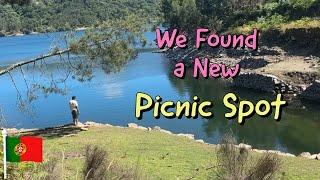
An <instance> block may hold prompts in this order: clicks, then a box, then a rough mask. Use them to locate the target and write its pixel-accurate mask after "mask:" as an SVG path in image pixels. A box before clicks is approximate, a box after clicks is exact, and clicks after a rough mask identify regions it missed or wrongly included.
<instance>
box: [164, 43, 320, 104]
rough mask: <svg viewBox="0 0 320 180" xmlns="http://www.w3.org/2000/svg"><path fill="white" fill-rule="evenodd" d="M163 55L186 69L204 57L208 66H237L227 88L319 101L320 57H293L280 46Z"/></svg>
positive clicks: (174, 50) (179, 51)
mask: <svg viewBox="0 0 320 180" xmlns="http://www.w3.org/2000/svg"><path fill="white" fill-rule="evenodd" d="M165 55H166V57H167V58H168V59H170V60H172V62H181V61H183V62H184V63H185V64H186V65H187V66H192V65H191V63H190V62H192V61H193V59H194V58H196V57H200V58H202V57H206V58H209V59H210V62H211V63H220V64H225V65H226V66H230V67H233V66H235V65H236V64H239V65H240V68H241V71H240V73H239V75H238V76H237V77H236V78H234V79H232V80H229V81H227V82H228V84H229V85H230V86H235V87H243V88H249V89H255V90H259V91H264V92H272V93H282V94H284V95H285V96H286V97H287V99H289V100H293V101H294V100H297V99H298V100H299V99H307V100H311V101H315V102H320V68H319V67H320V57H317V56H313V55H309V56H302V55H292V54H288V53H287V52H285V51H284V50H283V49H281V48H280V47H272V48H270V47H266V46H262V47H260V48H259V50H258V51H250V50H248V49H240V50H238V49H236V50H235V49H216V50H207V49H201V50H196V49H195V48H189V49H170V50H167V51H166V52H165Z"/></svg>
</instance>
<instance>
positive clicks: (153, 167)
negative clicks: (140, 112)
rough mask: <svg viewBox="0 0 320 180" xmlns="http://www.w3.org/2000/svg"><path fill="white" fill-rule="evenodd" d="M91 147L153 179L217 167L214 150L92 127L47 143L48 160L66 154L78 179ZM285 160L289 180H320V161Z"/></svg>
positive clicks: (156, 135)
mask: <svg viewBox="0 0 320 180" xmlns="http://www.w3.org/2000/svg"><path fill="white" fill-rule="evenodd" d="M87 144H96V145H100V146H102V147H103V148H105V149H106V150H108V152H111V154H110V156H111V159H114V160H115V161H117V162H118V163H119V164H120V165H122V166H126V167H136V166H137V165H138V166H139V169H140V170H141V171H142V172H143V173H145V174H147V176H148V177H151V178H152V179H154V178H156V179H177V178H178V179H187V178H189V177H193V176H195V177H196V178H197V179H206V178H208V176H209V174H210V172H208V170H205V169H206V168H207V167H211V166H213V165H215V164H216V161H215V153H214V152H215V148H214V147H213V146H209V145H205V144H201V143H197V142H194V141H192V140H188V139H186V138H183V137H176V136H172V135H168V134H164V133H161V132H157V131H149V132H146V131H142V130H136V129H127V128H115V127H92V128H90V130H89V131H86V132H80V133H78V134H77V135H75V136H70V137H63V138H52V139H46V140H45V147H44V151H45V158H48V157H52V156H60V155H61V154H62V152H63V153H64V155H65V157H66V159H65V160H64V167H66V168H65V169H64V172H65V173H64V174H65V176H66V177H65V178H67V179H76V176H75V175H76V174H79V173H81V169H82V162H83V157H82V158H81V156H80V157H79V156H77V154H83V151H84V148H83V147H84V146H85V145H87ZM253 156H257V154H254V155H253ZM283 160H284V164H283V169H282V172H285V174H286V176H285V177H286V179H320V161H316V160H307V159H303V158H292V157H283ZM196 169H199V170H198V171H197V170H196Z"/></svg>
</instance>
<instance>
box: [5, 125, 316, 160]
mask: <svg viewBox="0 0 320 180" xmlns="http://www.w3.org/2000/svg"><path fill="white" fill-rule="evenodd" d="M70 126H72V125H64V126H60V127H56V128H64V127H70ZM101 126H105V127H116V128H131V129H137V130H142V131H159V132H161V133H165V134H170V135H173V136H178V137H184V138H187V139H190V140H193V141H195V142H197V143H202V144H206V145H209V146H214V147H219V146H220V144H210V143H206V142H205V141H204V140H202V139H196V138H195V135H194V134H184V133H178V134H175V133H173V132H171V131H168V130H165V129H162V128H161V127H159V126H155V127H144V126H139V125H138V124H135V123H129V124H127V126H126V127H123V126H114V125H111V124H102V123H96V122H93V121H87V122H85V123H84V124H80V125H79V126H78V127H77V128H79V129H81V130H82V131H87V130H88V129H89V128H90V127H101ZM46 129H52V128H45V129H15V128H9V129H6V130H7V132H8V134H11V135H13V134H24V133H30V132H36V131H41V132H45V131H46ZM68 136H70V135H68ZM62 137H63V136H62ZM235 146H236V147H237V148H245V149H247V150H249V151H252V152H256V153H274V154H277V155H279V156H286V157H301V158H306V159H312V160H320V153H318V154H311V153H310V152H302V153H301V154H299V155H298V156H296V155H294V154H291V153H285V152H281V151H277V150H261V149H255V148H253V147H252V146H251V145H249V144H244V143H240V144H238V145H235Z"/></svg>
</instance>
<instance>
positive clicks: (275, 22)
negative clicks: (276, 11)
mask: <svg viewBox="0 0 320 180" xmlns="http://www.w3.org/2000/svg"><path fill="white" fill-rule="evenodd" d="M319 27H320V19H316V18H302V19H299V20H293V21H287V20H286V18H285V17H283V16H281V15H273V16H271V17H268V18H259V20H258V21H255V22H249V23H248V24H246V25H243V26H241V27H237V28H234V29H233V30H231V31H232V32H234V33H250V32H252V29H253V28H257V29H258V30H260V31H262V32H263V31H268V30H273V29H278V30H281V31H282V32H285V31H286V30H287V29H300V28H301V29H311V28H319Z"/></svg>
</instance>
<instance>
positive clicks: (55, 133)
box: [20, 124, 84, 139]
mask: <svg viewBox="0 0 320 180" xmlns="http://www.w3.org/2000/svg"><path fill="white" fill-rule="evenodd" d="M81 131H84V129H83V128H82V127H77V126H74V125H73V124H66V125H62V126H57V127H50V128H44V129H36V130H28V131H24V132H21V133H20V134H21V135H31V136H41V137H44V138H47V139H51V138H59V137H63V136H68V135H72V134H77V133H79V132H81Z"/></svg>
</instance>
